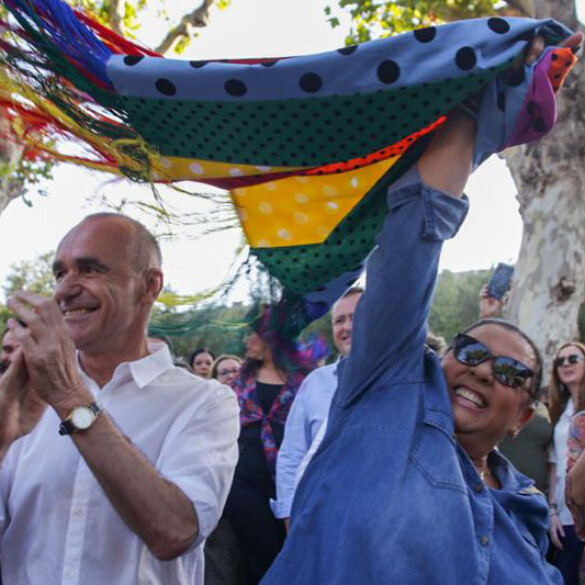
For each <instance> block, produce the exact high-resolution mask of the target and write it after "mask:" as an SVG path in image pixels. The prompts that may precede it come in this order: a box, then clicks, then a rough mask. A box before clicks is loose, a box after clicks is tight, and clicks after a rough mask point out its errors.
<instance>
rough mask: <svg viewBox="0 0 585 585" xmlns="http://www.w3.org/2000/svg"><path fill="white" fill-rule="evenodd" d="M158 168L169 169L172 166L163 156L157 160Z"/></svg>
mask: <svg viewBox="0 0 585 585" xmlns="http://www.w3.org/2000/svg"><path fill="white" fill-rule="evenodd" d="M159 161H160V166H161V167H164V168H165V169H170V168H171V167H172V166H173V163H172V162H171V161H170V160H169V159H168V158H167V157H165V156H161V157H160V158H159Z"/></svg>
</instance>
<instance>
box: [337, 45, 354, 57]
mask: <svg viewBox="0 0 585 585" xmlns="http://www.w3.org/2000/svg"><path fill="white" fill-rule="evenodd" d="M356 51H357V45H350V46H349V47H343V48H342V49H337V52H338V53H339V54H340V55H345V56H347V55H351V54H353V53H355V52H356Z"/></svg>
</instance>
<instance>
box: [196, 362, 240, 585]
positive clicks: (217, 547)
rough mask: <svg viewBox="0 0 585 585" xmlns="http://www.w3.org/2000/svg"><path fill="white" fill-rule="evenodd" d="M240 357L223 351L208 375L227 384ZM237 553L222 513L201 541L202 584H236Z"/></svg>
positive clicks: (235, 372)
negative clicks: (203, 555) (202, 558)
mask: <svg viewBox="0 0 585 585" xmlns="http://www.w3.org/2000/svg"><path fill="white" fill-rule="evenodd" d="M241 367H242V359H241V358H239V357H238V356H236V355H230V354H223V355H220V356H219V357H218V358H217V359H216V360H215V361H214V362H213V366H212V368H211V377H212V378H213V379H215V380H217V381H218V382H221V383H222V384H226V385H227V386H231V385H232V384H233V383H234V382H235V381H236V379H237V378H238V376H239V373H240V368H241ZM240 567H241V554H240V549H239V546H238V542H237V540H236V535H235V533H234V529H233V528H232V526H231V524H230V521H229V520H228V519H227V518H226V517H225V516H224V517H222V518H220V519H219V522H218V524H217V527H216V529H215V530H214V531H213V532H212V533H211V534H210V535H209V537H208V538H207V541H206V542H205V585H239V582H240Z"/></svg>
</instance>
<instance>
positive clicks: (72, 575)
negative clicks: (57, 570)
mask: <svg viewBox="0 0 585 585" xmlns="http://www.w3.org/2000/svg"><path fill="white" fill-rule="evenodd" d="M74 578H75V571H65V579H69V580H70V579H74Z"/></svg>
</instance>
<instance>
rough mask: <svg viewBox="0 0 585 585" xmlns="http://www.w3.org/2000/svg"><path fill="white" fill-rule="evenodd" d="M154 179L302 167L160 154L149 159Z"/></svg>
mask: <svg viewBox="0 0 585 585" xmlns="http://www.w3.org/2000/svg"><path fill="white" fill-rule="evenodd" d="M151 165H152V169H153V171H152V175H153V176H152V179H153V180H154V181H197V180H204V179H225V178H230V177H231V178H236V177H250V176H258V175H266V174H273V173H281V172H287V171H288V172H290V171H294V170H298V169H300V168H302V167H268V166H255V165H243V164H231V163H222V162H214V161H209V160H195V159H191V158H181V157H173V156H160V157H158V158H155V159H154V160H152V161H151Z"/></svg>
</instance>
